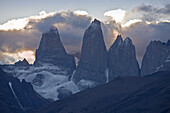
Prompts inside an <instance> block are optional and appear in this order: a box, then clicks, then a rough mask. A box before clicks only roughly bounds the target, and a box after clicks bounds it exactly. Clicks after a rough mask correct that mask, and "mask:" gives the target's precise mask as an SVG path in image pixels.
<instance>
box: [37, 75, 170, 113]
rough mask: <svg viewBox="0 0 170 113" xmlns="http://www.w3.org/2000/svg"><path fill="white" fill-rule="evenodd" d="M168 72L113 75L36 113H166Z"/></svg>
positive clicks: (169, 94)
mask: <svg viewBox="0 0 170 113" xmlns="http://www.w3.org/2000/svg"><path fill="white" fill-rule="evenodd" d="M169 112H170V72H157V73H154V74H152V75H149V76H147V77H141V78H139V77H117V78H115V79H114V80H113V81H111V82H110V83H108V84H105V85H102V86H99V87H96V88H92V89H87V90H84V91H82V92H80V93H77V94H75V95H72V96H70V97H68V98H66V99H63V100H60V101H56V102H54V103H52V104H51V105H49V106H47V107H45V108H43V109H41V110H40V111H37V112H36V113H169Z"/></svg>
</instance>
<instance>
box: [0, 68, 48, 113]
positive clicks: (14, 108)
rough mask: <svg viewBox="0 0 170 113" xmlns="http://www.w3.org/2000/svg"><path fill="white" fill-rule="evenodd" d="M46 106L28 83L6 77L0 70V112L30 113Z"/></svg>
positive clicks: (45, 101)
mask: <svg viewBox="0 0 170 113" xmlns="http://www.w3.org/2000/svg"><path fill="white" fill-rule="evenodd" d="M47 104H48V101H47V100H45V99H44V98H42V97H41V96H40V95H39V94H37V93H36V92H35V91H34V90H33V87H32V85H31V84H30V83H28V82H26V81H25V80H23V81H22V82H20V81H19V80H18V79H17V78H14V77H12V76H11V75H7V73H5V72H4V71H2V69H1V68H0V106H1V107H0V112H1V113H8V112H9V113H10V112H12V113H23V112H31V111H33V110H35V109H38V108H40V107H43V106H45V105H47Z"/></svg>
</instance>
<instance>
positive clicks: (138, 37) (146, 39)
mask: <svg viewBox="0 0 170 113" xmlns="http://www.w3.org/2000/svg"><path fill="white" fill-rule="evenodd" d="M169 31H170V23H168V22H160V23H158V24H156V23H153V24H146V23H145V22H140V23H137V24H134V25H131V26H130V27H128V28H126V29H124V30H123V31H122V33H123V36H124V37H127V36H128V37H131V38H132V40H133V43H134V44H135V47H136V51H137V58H138V60H139V61H141V60H142V57H143V55H144V52H145V50H146V47H147V45H148V44H149V43H150V41H151V40H160V41H163V42H166V41H167V40H168V39H170V32H169Z"/></svg>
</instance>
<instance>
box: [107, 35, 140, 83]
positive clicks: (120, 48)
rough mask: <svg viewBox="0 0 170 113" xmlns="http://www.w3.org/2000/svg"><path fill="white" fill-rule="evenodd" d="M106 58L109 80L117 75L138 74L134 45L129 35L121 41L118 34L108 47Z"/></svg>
mask: <svg viewBox="0 0 170 113" xmlns="http://www.w3.org/2000/svg"><path fill="white" fill-rule="evenodd" d="M108 58H109V59H108V65H109V81H110V80H112V79H113V78H115V77H117V76H139V64H138V62H137V60H136V51H135V46H134V45H133V43H132V40H131V39H130V38H129V37H127V38H126V39H125V40H124V41H123V39H122V37H121V35H118V36H117V39H116V40H115V42H114V43H113V45H112V46H111V47H110V48H109V52H108Z"/></svg>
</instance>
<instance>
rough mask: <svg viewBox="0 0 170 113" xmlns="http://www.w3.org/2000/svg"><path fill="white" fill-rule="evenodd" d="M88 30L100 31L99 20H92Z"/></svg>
mask: <svg viewBox="0 0 170 113" xmlns="http://www.w3.org/2000/svg"><path fill="white" fill-rule="evenodd" d="M88 29H101V23H100V21H99V20H97V19H94V21H92V23H91V25H90V26H89V28H88Z"/></svg>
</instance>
